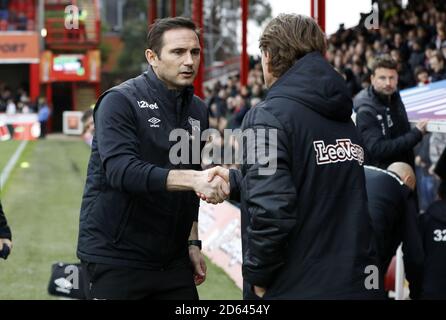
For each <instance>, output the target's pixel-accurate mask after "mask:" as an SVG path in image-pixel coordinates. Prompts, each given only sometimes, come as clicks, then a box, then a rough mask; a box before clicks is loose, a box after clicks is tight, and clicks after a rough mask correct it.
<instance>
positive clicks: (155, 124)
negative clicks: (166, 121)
mask: <svg viewBox="0 0 446 320" xmlns="http://www.w3.org/2000/svg"><path fill="white" fill-rule="evenodd" d="M148 121H149V122H150V123H151V125H150V128H159V124H158V123H160V122H161V120H160V119H158V118H155V117H152V118H150V119H149V120H148Z"/></svg>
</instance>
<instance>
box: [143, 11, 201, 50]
mask: <svg viewBox="0 0 446 320" xmlns="http://www.w3.org/2000/svg"><path fill="white" fill-rule="evenodd" d="M183 28H185V29H190V30H192V31H194V32H195V33H196V35H197V37H198V39H200V32H199V30H198V29H197V26H196V25H195V23H194V22H193V21H192V20H190V19H188V18H185V17H174V18H163V19H157V20H155V22H154V23H152V24H151V25H150V26H149V32H148V33H147V48H148V49H151V50H152V51H154V52H155V53H156V54H157V55H158V56H159V55H160V54H161V48H162V47H163V35H164V32H166V31H169V30H172V29H183Z"/></svg>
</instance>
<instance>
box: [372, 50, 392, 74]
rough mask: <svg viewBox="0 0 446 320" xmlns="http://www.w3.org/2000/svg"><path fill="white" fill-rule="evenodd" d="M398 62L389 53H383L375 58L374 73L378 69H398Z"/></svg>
mask: <svg viewBox="0 0 446 320" xmlns="http://www.w3.org/2000/svg"><path fill="white" fill-rule="evenodd" d="M397 66H398V64H397V62H396V61H395V60H393V59H392V57H390V56H389V55H382V56H380V57H378V58H376V59H375V61H374V62H373V64H372V74H373V75H375V71H376V69H379V68H384V69H392V70H397Z"/></svg>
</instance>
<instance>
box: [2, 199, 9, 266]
mask: <svg viewBox="0 0 446 320" xmlns="http://www.w3.org/2000/svg"><path fill="white" fill-rule="evenodd" d="M11 240H12V236H11V229H10V228H9V226H8V222H7V221H6V217H5V213H4V212H3V208H2V203H1V201H0V258H3V259H6V258H7V257H8V255H9V253H10V252H11V249H12V242H11Z"/></svg>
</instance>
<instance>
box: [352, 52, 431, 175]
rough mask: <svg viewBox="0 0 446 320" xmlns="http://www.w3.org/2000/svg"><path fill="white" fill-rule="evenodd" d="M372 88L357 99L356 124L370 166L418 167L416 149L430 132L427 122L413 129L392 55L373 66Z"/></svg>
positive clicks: (355, 107) (362, 92)
mask: <svg viewBox="0 0 446 320" xmlns="http://www.w3.org/2000/svg"><path fill="white" fill-rule="evenodd" d="M370 80H371V83H372V85H371V86H369V87H368V88H366V89H363V90H362V91H361V92H360V93H358V95H357V96H356V97H355V99H354V100H353V105H354V109H355V112H356V113H357V115H356V125H357V127H358V130H359V132H360V134H361V136H362V140H363V142H364V145H365V147H366V163H367V164H369V165H372V166H375V167H379V168H382V169H386V168H387V167H388V166H389V165H390V164H391V163H393V162H405V163H408V164H410V166H411V167H412V168H414V154H413V147H415V145H416V144H417V143H418V142H420V141H421V139H422V137H423V135H424V134H425V133H426V125H427V121H425V120H422V121H420V122H418V123H417V125H416V127H415V128H413V129H411V128H410V124H409V121H408V119H407V113H406V110H405V108H404V104H403V102H402V101H401V97H400V95H399V93H398V91H397V88H398V72H397V64H396V62H395V61H393V60H392V59H391V58H390V57H388V56H383V57H378V58H377V59H376V61H375V62H374V65H373V67H372V75H371V77H370Z"/></svg>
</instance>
